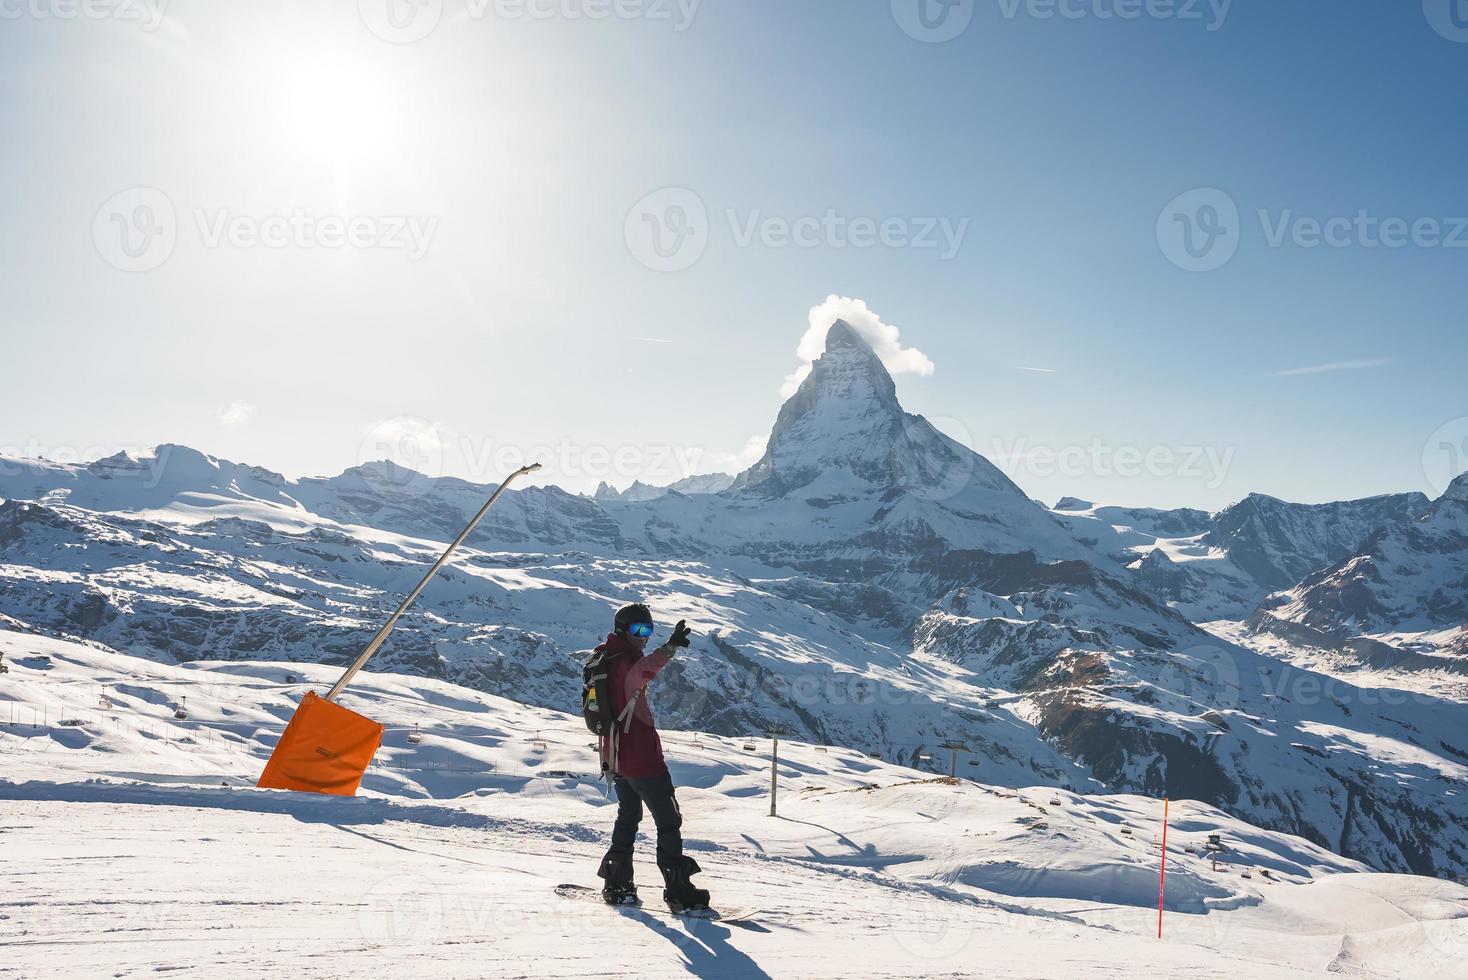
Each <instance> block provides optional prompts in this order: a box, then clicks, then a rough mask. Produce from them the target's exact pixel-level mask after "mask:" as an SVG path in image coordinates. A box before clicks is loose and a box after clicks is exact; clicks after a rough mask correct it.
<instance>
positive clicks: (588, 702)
mask: <svg viewBox="0 0 1468 980" xmlns="http://www.w3.org/2000/svg"><path fill="white" fill-rule="evenodd" d="M618 656H620V654H616V653H612V652H610V651H602V652H601V653H593V654H592V655H591V656H590V657H589V658H588V659H587V661H586V663H585V665H584V666H582V668H581V717H582V719H584V720H585V722H586V729H587V731H589V732H591V734H593V735H599V736H601V735H610V734H611V733H612V729H613V728H615V727H616V723H617V720H616V718H615V717H614V716H613V714H612V712H613V710H614V709H613V708H612V684H611V680H610V673H611V672H610V671H609V670H608V664H610V663H611V662H612V661H613V660H615V659H616V658H617V657H618Z"/></svg>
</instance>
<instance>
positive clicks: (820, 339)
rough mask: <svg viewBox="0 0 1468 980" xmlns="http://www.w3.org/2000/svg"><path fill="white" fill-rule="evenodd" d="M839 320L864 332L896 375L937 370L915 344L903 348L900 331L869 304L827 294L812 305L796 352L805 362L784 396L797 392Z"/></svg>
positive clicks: (787, 384)
mask: <svg viewBox="0 0 1468 980" xmlns="http://www.w3.org/2000/svg"><path fill="white" fill-rule="evenodd" d="M837 320H845V321H846V322H847V323H849V324H851V326H852V328H853V329H855V330H856V332H857V333H858V334H859V335H861V338H862V339H863V340H865V341H866V342H867V343H868V344H870V345H871V347H872V350H873V351H875V352H876V354H877V357H879V358H881V360H882V364H883V365H885V366H886V368H887V370H888V371H889V372H890V373H892V374H921V375H928V374H932V373H933V362H932V361H930V360H928V355H926V354H924V353H923V352H922V351H920V350H918V349H917V348H915V347H903V346H902V341H901V340H900V339H899V336H898V334H899V331H898V329H897V328H896V327H894V326H892V325H891V324H887V323H883V322H882V320H881V318H880V317H878V316H877V314H875V313H873V312H872V311H871V310H870V309H868V308H867V304H866V303H865V302H863V301H862V300H859V299H852V298H850V297H847V296H827V297H826V301H825V302H824V303H822V304H821V305H819V306H813V307H811V311H810V327H809V328H808V329H807V330H806V331H805V335H804V336H802V337H801V338H800V345H799V346H798V347H796V349H795V353H796V355H797V356H798V357H799V358H800V360H801V365H800V367H799V368H797V369H796V370H795V373H793V374H791V375H790V376H789V377H787V378H786V379H785V384H784V386H783V387H781V389H780V397H782V398H789V397H790V396H791V395H793V394H795V389H797V388H799V387H800V383H801V382H802V381H804V380H805V377H806V375H808V374H810V367H811V365H812V364H813V363H815V360H816V358H818V357H820V356H821V355H822V354H824V353H825V351H826V333H827V331H829V330H830V329H831V324H833V323H835V322H836V321H837Z"/></svg>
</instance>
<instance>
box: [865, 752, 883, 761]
mask: <svg viewBox="0 0 1468 980" xmlns="http://www.w3.org/2000/svg"><path fill="white" fill-rule="evenodd" d="M867 758H868V759H876V760H877V761H878V762H881V761H882V753H880V752H868V753H867Z"/></svg>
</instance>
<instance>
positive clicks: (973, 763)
mask: <svg viewBox="0 0 1468 980" xmlns="http://www.w3.org/2000/svg"><path fill="white" fill-rule="evenodd" d="M968 764H969V765H970V766H971V767H972V768H974V769H977V768H979V760H978V759H970V760H968Z"/></svg>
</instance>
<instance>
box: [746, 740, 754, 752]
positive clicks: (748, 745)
mask: <svg viewBox="0 0 1468 980" xmlns="http://www.w3.org/2000/svg"><path fill="white" fill-rule="evenodd" d="M744 751H746V752H753V751H754V743H753V742H745V743H744Z"/></svg>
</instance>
